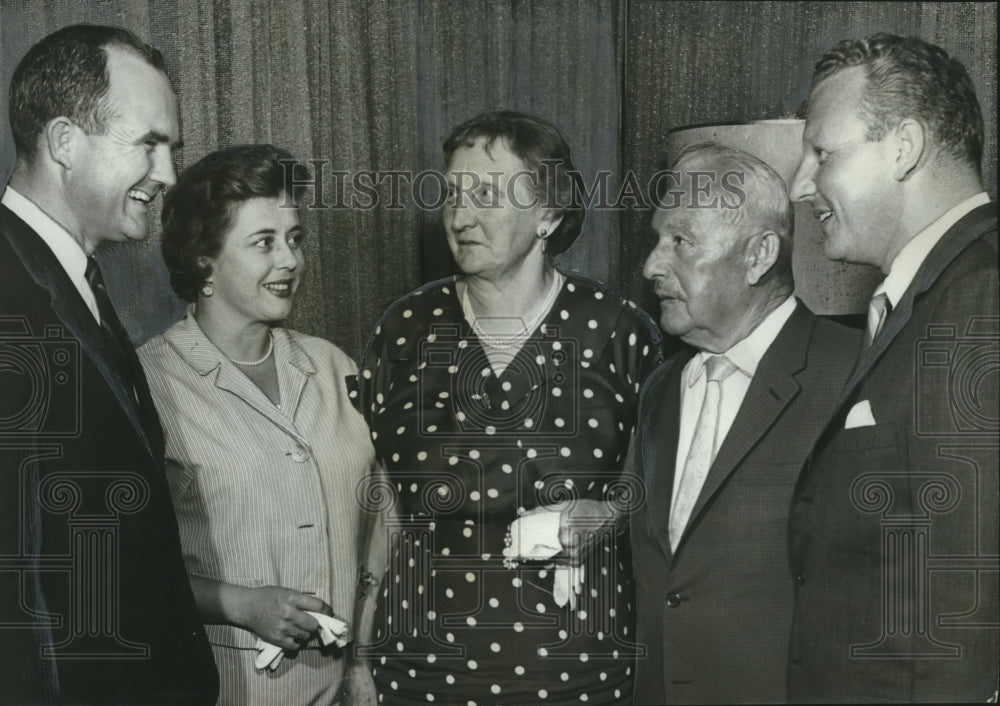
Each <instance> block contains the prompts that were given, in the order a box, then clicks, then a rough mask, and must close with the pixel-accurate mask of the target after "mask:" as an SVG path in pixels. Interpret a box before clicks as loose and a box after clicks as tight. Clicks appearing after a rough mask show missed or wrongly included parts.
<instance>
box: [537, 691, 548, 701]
mask: <svg viewBox="0 0 1000 706" xmlns="http://www.w3.org/2000/svg"><path fill="white" fill-rule="evenodd" d="M548 695H549V692H547V691H546V690H545V689H539V690H538V698H540V699H544V698H546V697H548Z"/></svg>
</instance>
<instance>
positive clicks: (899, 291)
mask: <svg viewBox="0 0 1000 706" xmlns="http://www.w3.org/2000/svg"><path fill="white" fill-rule="evenodd" d="M989 202H990V197H989V194H987V193H986V192H985V191H983V192H980V193H978V194H976V195H975V196H970V197H969V198H967V199H966V200H965V201H963V202H962V203H960V204H958V205H957V206H955V207H953V208H952V209H950V210H948V211H947V212H945V213H944V215H942V216H941V217H940V218H938V219H937V220H936V221H934V222H933V223H931V224H930V225H929V226H927V227H926V228H924V229H923V230H922V231H920V232H919V233H917V234H916V235H915V236H913V238H911V239H910V242H908V243H907V244H906V245H904V246H903V249H902V250H900V251H899V254H898V255H896V259H894V260H893V261H892V265H891V266H890V267H889V274H888V275H886V278H885V280H883V282H882V283H881V284H880V285H879V286H878V287H877V288H876V290H875V293H876V294H880V293H882V292H885V295H886V296H887V297H889V303H890V304H892V305H893V306H896V305H898V304H899V300H900V299H902V298H903V292H905V291H906V289H907V287H909V286H910V283H911V282H913V278H914V277H915V276H916V274H917V270H919V269H920V266H921V265H922V264H924V260H926V259H927V256H928V255H929V254H930V252H931V250H933V249H934V246H935V245H937V244H938V241H939V240H941V238H942V237H943V236H944V234H945V233H947V232H948V229H949V228H951V227H952V226H953V225H955V224H956V223H958V221H959V220H961V219H962V217H963V216H965V215H966V214H968V213H969V212H970V211H972V210H973V209H974V208H978V207H979V206H982V205H984V204H988V203H989Z"/></svg>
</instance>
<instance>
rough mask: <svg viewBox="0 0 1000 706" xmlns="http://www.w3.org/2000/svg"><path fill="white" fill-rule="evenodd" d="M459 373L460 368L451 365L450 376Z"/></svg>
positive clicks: (449, 367)
mask: <svg viewBox="0 0 1000 706" xmlns="http://www.w3.org/2000/svg"><path fill="white" fill-rule="evenodd" d="M457 372H458V366H457V365H449V366H448V374H450V375H454V374H455V373H457Z"/></svg>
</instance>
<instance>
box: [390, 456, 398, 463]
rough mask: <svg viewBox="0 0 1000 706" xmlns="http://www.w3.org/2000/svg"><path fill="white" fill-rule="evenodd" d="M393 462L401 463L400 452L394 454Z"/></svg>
mask: <svg viewBox="0 0 1000 706" xmlns="http://www.w3.org/2000/svg"><path fill="white" fill-rule="evenodd" d="M392 462H393V463H399V454H393V455H392Z"/></svg>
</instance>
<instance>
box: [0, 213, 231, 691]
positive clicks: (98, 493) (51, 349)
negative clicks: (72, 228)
mask: <svg viewBox="0 0 1000 706" xmlns="http://www.w3.org/2000/svg"><path fill="white" fill-rule="evenodd" d="M128 353H129V354H130V355H131V359H130V364H132V365H134V366H136V368H135V369H136V370H137V371H138V375H137V377H135V387H136V390H135V394H136V395H137V396H138V400H137V399H136V396H134V395H133V392H132V389H131V385H130V384H128V383H126V382H125V379H123V377H122V375H121V374H120V371H119V370H117V369H115V366H114V364H113V363H112V361H113V360H114V359H115V358H114V354H113V352H112V349H111V346H110V344H109V342H108V340H107V338H106V337H105V336H104V334H103V333H102V331H101V328H100V325H99V324H98V323H97V321H96V320H95V319H94V317H93V315H92V314H91V313H90V310H89V309H88V308H87V306H86V304H85V303H84V301H83V299H82V298H81V297H80V295H79V292H78V291H77V290H76V288H75V287H74V286H73V284H72V282H71V281H70V279H69V277H68V276H67V275H66V273H65V271H64V270H63V269H62V266H61V265H60V264H59V262H58V260H57V259H56V258H55V256H54V255H53V254H52V251H51V250H49V248H48V246H47V245H46V244H45V243H44V241H43V240H42V239H41V238H40V237H39V236H38V235H37V234H36V233H35V232H34V231H33V230H32V229H31V228H29V227H28V226H27V225H26V224H25V223H24V222H23V221H22V220H21V219H19V218H18V217H17V216H15V215H14V214H13V213H12V212H11V211H10V210H9V209H7V208H6V207H4V206H0V381H2V386H3V395H2V401H0V518H2V519H0V522H2V525H0V611H2V614H0V685H2V686H0V690H2V692H0V700H2V701H8V700H9V701H12V702H14V703H20V702H22V701H24V702H28V703H35V702H42V701H49V700H53V699H56V698H58V700H59V701H60V702H63V703H90V702H93V703H102V704H111V703H126V702H127V703H177V704H196V703H206V704H207V703H214V701H215V698H216V694H217V692H218V676H217V674H216V671H215V665H214V663H213V661H212V655H211V651H210V649H209V646H208V642H207V640H206V638H205V633H204V630H203V627H202V625H201V620H200V618H199V615H198V612H197V608H196V606H195V604H194V598H193V596H192V594H191V589H190V586H189V584H188V581H187V576H186V573H185V570H184V565H183V563H182V560H181V549H180V542H179V539H178V534H177V523H176V520H175V518H174V514H173V508H172V507H171V505H170V495H169V493H168V490H167V485H166V478H165V476H164V472H163V439H162V436H161V432H160V427H159V421H158V419H157V418H156V411H155V407H154V406H153V405H152V401H151V399H150V398H149V390H148V388H147V387H146V382H145V378H144V377H143V376H142V374H141V367H138V366H139V363H138V359H136V358H135V355H134V353H133V352H132V351H131V350H129V351H128ZM52 654H54V656H55V659H54V660H53V659H52V658H51V655H52Z"/></svg>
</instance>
